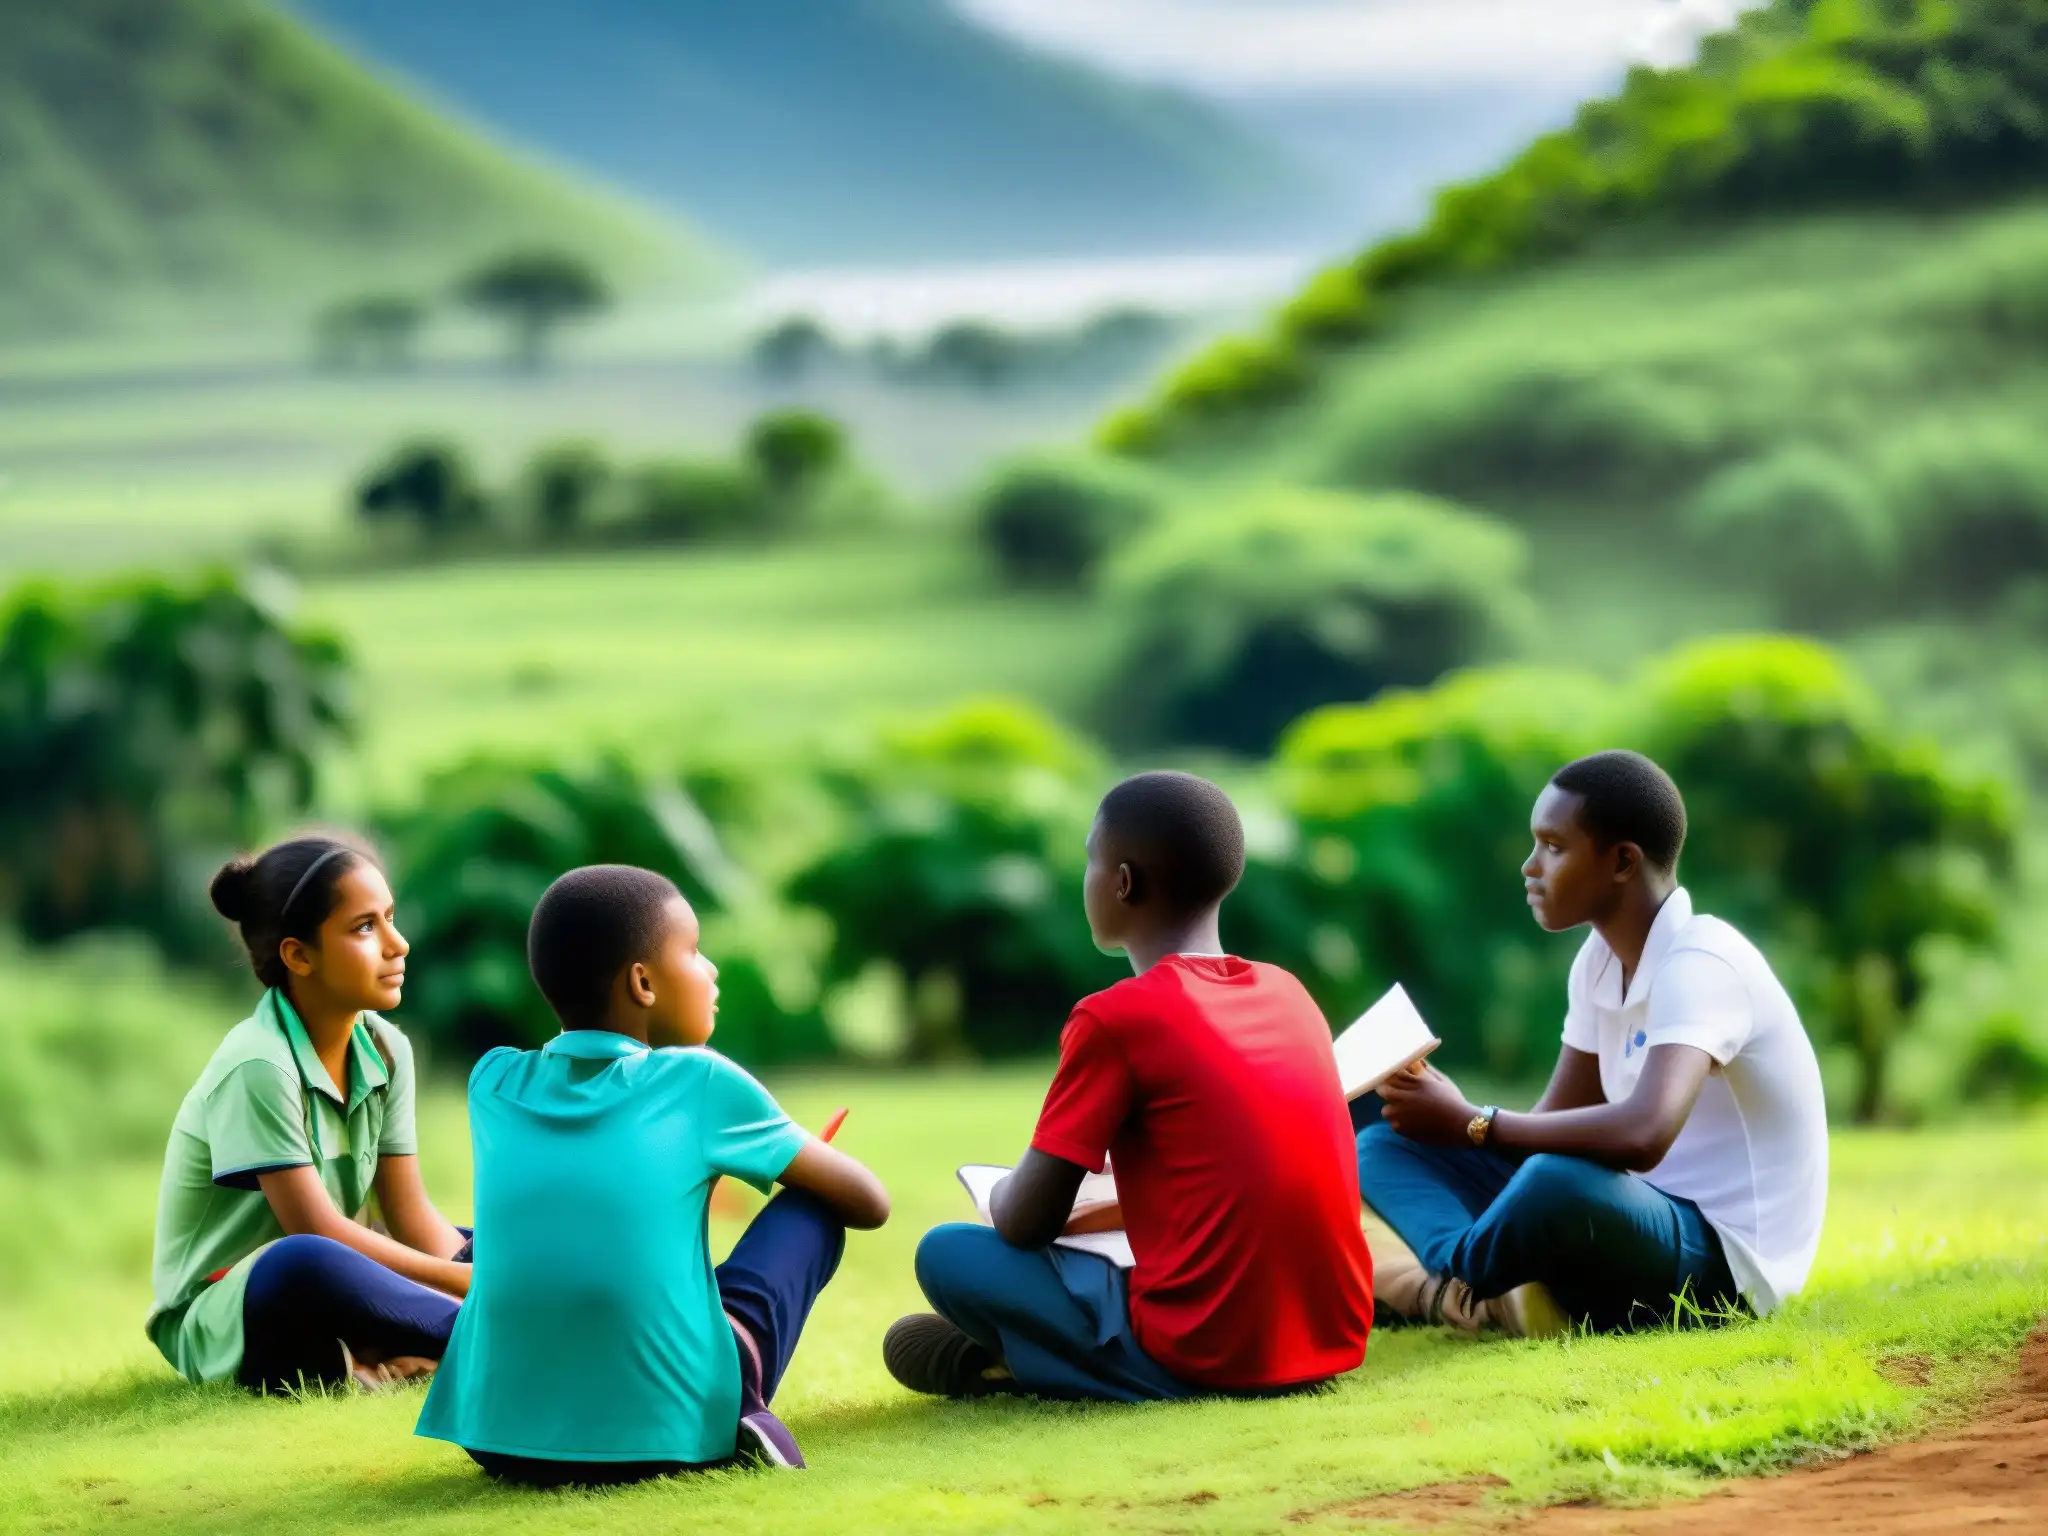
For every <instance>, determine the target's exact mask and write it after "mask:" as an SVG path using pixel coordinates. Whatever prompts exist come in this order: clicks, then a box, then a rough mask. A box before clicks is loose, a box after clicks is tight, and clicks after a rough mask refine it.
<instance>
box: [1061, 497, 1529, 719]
mask: <svg viewBox="0 0 2048 1536" xmlns="http://www.w3.org/2000/svg"><path fill="white" fill-rule="evenodd" d="M1525 559H1526V554H1525V549H1524V546H1523V543H1522V540H1521V539H1520V537H1519V536H1518V535H1517V534H1515V533H1514V532H1513V531H1512V530H1511V529H1508V528H1505V527H1503V526H1501V525H1499V524H1497V523H1495V522H1494V521H1492V520H1491V519H1489V518H1485V517H1482V516H1479V515H1477V514H1474V513H1470V512H1465V511H1461V510H1459V509H1457V508H1455V507H1450V506H1446V505H1443V504H1440V503H1435V502H1431V501H1428V500H1426V499H1424V498H1421V497H1414V496H1379V497H1360V496H1351V495H1345V494H1342V493H1339V492H1333V491H1311V490H1298V489H1282V488H1276V489H1272V490H1266V491H1259V492H1255V493H1252V494H1250V495H1247V496H1242V497H1237V498H1233V499H1228V500H1225V501H1223V502H1222V503H1220V504H1217V505H1213V506H1210V507H1207V508H1200V509H1196V510H1190V511H1185V512H1182V513H1181V514H1180V515H1178V516H1176V517H1173V518H1171V519H1168V520H1165V521H1163V522H1161V523H1159V524H1158V525H1157V526H1156V527H1155V528H1154V529H1153V530H1152V531H1151V532H1150V533H1148V534H1146V535H1144V536H1143V537H1141V538H1139V539H1138V540H1136V541H1135V542H1134V543H1132V544H1131V545H1130V546H1129V547H1128V548H1126V549H1125V550H1124V551H1123V552H1122V553H1120V554H1119V555H1118V556H1117V558H1116V560H1115V562H1114V563H1113V564H1112V566H1111V568H1110V571H1109V573H1108V577H1107V586H1108V593H1109V596H1110V599H1111V600H1112V601H1113V602H1114V603H1115V604H1117V605H1118V606H1119V608H1121V609H1122V610H1123V611H1124V612H1126V613H1127V614H1128V615H1129V616H1130V620H1131V626H1132V633H1131V637H1130V639H1129V641H1128V643H1127V646H1126V649H1125V652H1124V654H1123V656H1122V658H1121V659H1120V661H1119V663H1118V665H1117V669H1116V671H1115V672H1114V674H1113V675H1112V677H1111V680H1110V682H1109V685H1108V688H1107V690H1106V693H1105V697H1104V703H1103V708H1102V716H1103V720H1104V723H1105V725H1106V726H1107V727H1108V728H1109V729H1110V730H1111V731H1112V732H1113V734H1114V735H1115V736H1116V737H1117V738H1119V739H1120V740H1121V741H1123V742H1125V743H1147V744H1155V743H1160V742H1179V743H1187V742H1201V743H1206V744H1212V745H1216V746H1223V747H1230V748H1235V749H1237V750H1240V751H1248V752H1256V751H1260V750H1263V749H1264V748H1266V747H1268V746H1270V745H1271V744H1272V743H1273V742H1274V741H1275V740H1276V739H1277V738H1278V737H1279V735H1280V732H1281V731H1282V730H1283V729H1284V728H1285V727H1286V726H1287V724H1288V723H1289V722H1290V721H1292V720H1293V719H1295V717H1296V716H1298V715H1300V714H1302V713H1303V712H1305V711H1307V710H1309V709H1312V708H1314V707H1315V706H1317V705H1319V704H1328V703H1334V702H1336V701H1338V700H1344V699H1363V698H1370V697H1371V696H1372V695H1373V694H1375V693H1377V692H1378V691H1379V690H1381V689H1382V688H1390V687H1416V686H1419V685H1421V684H1424V683H1427V682H1429V681H1431V680H1433V679H1434V678H1436V677H1438V676H1441V675H1442V674H1443V673H1444V672H1446V671H1449V670H1450V669H1452V668H1454V667H1459V666H1465V665H1469V664H1471V663H1473V662H1477V661H1482V660H1486V659H1490V658H1492V657H1495V656H1498V655H1500V654H1502V653H1503V652H1505V651H1506V650H1507V649H1508V647H1509V646H1510V645H1511V644H1512V643H1513V642H1514V640H1515V639H1516V638H1518V636H1519V634H1520V632H1521V631H1522V629H1523V627H1524V626H1525V625H1526V623H1527V621H1528V618H1529V609H1528V599H1527V596H1526V594H1525V593H1524V592H1523V590H1522V586H1521V582H1522V575H1523V565H1524V562H1525Z"/></svg>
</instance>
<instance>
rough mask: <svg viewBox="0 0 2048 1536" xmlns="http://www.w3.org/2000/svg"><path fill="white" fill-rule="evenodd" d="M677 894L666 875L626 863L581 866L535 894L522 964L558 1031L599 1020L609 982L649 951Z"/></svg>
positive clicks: (599, 1022) (606, 1004)
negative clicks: (559, 1027) (559, 1026)
mask: <svg viewBox="0 0 2048 1536" xmlns="http://www.w3.org/2000/svg"><path fill="white" fill-rule="evenodd" d="M681 894H682V892H680V891H678V890H677V889H676V886H675V882H674V881H673V880H670V879H669V878H668V877H667V876H666V875H657V874H656V873H655V872H654V871H653V870H651V869H639V868H636V867H635V866H634V865H631V864H586V865H585V866H583V868H581V869H572V870H570V871H569V872H568V873H567V874H566V875H564V876H562V878H561V879H559V880H557V881H556V882H555V883H554V884H553V885H551V886H549V887H548V888H547V889H546V890H545V891H543V892H542V893H541V898H540V900H539V901H538V902H537V903H535V905H534V908H533V920H532V921H531V922H530V923H528V924H527V927H526V967H527V969H528V970H530V971H531V972H533V984H534V985H535V986H537V987H539V988H540V992H541V996H542V997H545V998H546V999H547V1000H548V1006H549V1007H550V1008H552V1009H554V1010H555V1017H556V1018H558V1019H560V1020H561V1021H562V1027H563V1028H564V1029H597V1028H601V1027H602V1026H603V1024H604V1021H605V1015H606V1012H607V1010H608V1009H609V1008H610V1006H611V995H612V983H613V982H614V981H615V980H617V979H618V974H619V972H620V971H623V970H624V969H625V968H626V967H627V966H629V965H631V964H632V963H633V962H634V961H635V960H645V959H647V958H648V957H649V956H650V955H651V954H652V953H653V950H654V947H655V946H656V945H657V944H659V943H660V942H661V934H662V925H663V922H664V917H665V914H666V912H667V909H668V904H669V903H670V902H672V901H674V900H675V899H676V898H677V897H678V896H680V895H681Z"/></svg>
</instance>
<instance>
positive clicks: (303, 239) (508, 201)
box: [0, 0, 713, 335]
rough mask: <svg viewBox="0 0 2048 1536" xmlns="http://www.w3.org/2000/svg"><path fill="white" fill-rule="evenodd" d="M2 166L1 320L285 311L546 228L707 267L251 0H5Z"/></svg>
mask: <svg viewBox="0 0 2048 1536" xmlns="http://www.w3.org/2000/svg"><path fill="white" fill-rule="evenodd" d="M0 166H4V167H5V173H4V175H0V271H4V272H5V273H6V281H5V283H4V284H0V333H13V334H16V335H19V334H21V333H24V332H33V333H39V334H43V333H63V332H68V331H77V330H81V329H98V330H105V329H109V328H112V327H115V326H118V325H122V324H126V323H132V322H136V321H142V320H162V319H164V318H165V317H167V316H170V315H173V314H175V315H177V316H178V317H179V318H184V319H187V320H191V319H198V318H201V317H203V316H204V315H205V314H206V312H207V308H208V304H209V302H210V301H213V300H219V299H225V298H231V299H232V302H233V304H234V311H233V313H234V315H235V317H236V318H237V320H239V321H244V322H246V321H247V320H248V319H249V318H250V317H251V314H252V313H255V314H259V315H260V313H261V312H262V310H263V309H264V308H265V307H266V306H270V307H275V308H277V309H279V310H289V312H291V313H298V312H300V311H302V309H303V306H304V304H305V303H306V302H308V301H312V300H319V299H324V298H328V297H331V296H332V295H333V291H334V289H335V287H336V285H338V284H344V283H345V284H348V285H350V286H351V287H354V288H361V287H364V286H368V285H375V284H380V283H400V282H435V283H438V282H440V281H442V280H445V279H446V278H447V277H448V276H449V275H450V273H451V272H452V271H453V270H454V269H455V268H457V267H458V266H459V265H460V264H461V263H463V262H465V261H468V260H473V259H475V258H476V257H477V256H479V255H481V254H484V253H487V252H492V251H495V250H497V249H499V248H502V247H504V246H506V245H508V244H511V243H516V242H521V241H535V240H543V239H545V240H549V241H552V242H556V243H560V242H563V241H567V242H569V243H572V244H574V245H576V246H578V247H580V248H583V249H585V250H587V251H588V252H589V253H590V254H591V255H592V256H593V257H594V258H597V259H599V260H601V261H603V262H604V263H605V264H606V265H607V267H608V268H610V269H611V270H613V271H615V272H617V273H619V274H620V275H621V276H628V275H638V276H653V275H656V274H661V275H664V276H672V277H675V278H679V279H688V278H691V277H702V276H704V275H706V274H708V273H709V272H710V271H712V270H713V263H712V261H711V260H710V257H709V254H708V252H707V251H706V250H705V249H704V248H703V247H701V246H700V245H698V244H697V243H696V242H695V241H694V240H693V239H692V237H690V236H689V235H688V234H687V233H686V232H684V231H682V230H681V229H680V228H679V227H675V226H669V225H666V224H664V223H662V222H661V221H659V220H658V219H656V218H655V217H653V216H651V215H645V214H642V213H641V212H639V211H638V210H636V209H634V208H633V207H632V206H631V205H629V204H627V203H625V202H624V201H616V202H615V201H613V200H611V199H609V198H607V197H605V196H602V195H599V194H594V193H590V192H586V191H584V190H582V189H580V188H577V187H576V186H574V185H572V184H571V183H569V182H568V181H566V180H564V179H562V178H559V177H557V176H555V175H553V174H551V173H548V172H546V171H543V170H541V169H539V168H537V167H534V166H530V165H526V164H522V163H520V162H518V161H516V160H514V159H512V158H510V157H508V156H507V155H505V154H504V153H502V152H500V151H499V150H497V149H496V148H494V147H493V146H492V145H490V144H489V143H488V142H486V141H485V140H483V139H482V138H480V137H478V136H476V135H474V134H471V133H469V132H467V131H465V130H463V129H460V128H458V127H455V126H452V125H451V124H449V123H447V122H444V121H442V120H441V119H439V118H437V117H436V116H434V115H433V114H432V113H431V112H429V111H427V110H426V109H424V108H422V107H420V106H418V105H415V104H413V103H412V102H410V101H408V100H406V99H405V98H403V97H402V96H400V95H399V94H397V93H396V92H394V91H392V90H391V89H388V88H386V87H385V86H383V85H382V84H380V83H378V82H377V81H375V80H374V79H373V78H371V77H370V76H369V75H368V74H367V73H366V72H365V71H363V70H362V69H361V68H359V67H358V66H357V65H356V64H354V63H353V62H352V61H351V60H349V59H348V58H346V57H345V56H344V55H342V54H340V53H339V52H337V51H336V50H334V49H333V48H331V47H330V46H328V45H327V44H325V43H323V42H321V41H318V40H316V39H314V38H313V37H311V36H310V35H309V34H307V33H306V32H304V31H303V30H302V29H301V28H300V27H299V26H298V25H297V24H296V23H295V22H293V21H291V20H289V19H288V18H286V17H285V16H283V15H282V14H280V13H278V12H277V11H275V10H273V9H272V8H271V7H270V6H268V5H266V4H262V3H258V0H66V3H65V4H63V5H51V4H47V3H44V0H0ZM252 305H253V306H254V308H253V310H252ZM174 306H176V308H175V309H174ZM292 306H297V308H292Z"/></svg>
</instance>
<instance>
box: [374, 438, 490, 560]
mask: <svg viewBox="0 0 2048 1536" xmlns="http://www.w3.org/2000/svg"><path fill="white" fill-rule="evenodd" d="M355 505H356V513H357V515H358V516H360V517H362V518H363V519H365V520H366V521H369V522H380V521H383V520H385V519H390V518H402V519H405V520H406V521H409V522H411V523H412V524H413V525H414V526H416V527H418V528H419V529H421V530H422V531H423V532H425V533H427V534H429V535H433V536H436V537H439V536H443V535H446V534H450V533H455V532H457V531H459V530H461V529H463V528H469V527H474V526H475V525H476V524H478V523H481V522H482V521H483V520H484V518H485V516H486V514H487V512H488V510H489V503H488V501H487V500H486V498H485V496H484V492H483V488H482V486H481V485H480V483H479V482H478V480H477V476H476V470H475V469H474V468H473V467H472V466H471V464H470V461H469V455H468V454H466V453H464V452H463V451H462V449H461V448H460V447H458V446H457V445H455V444H454V443H450V442H444V441H442V440H440V439H437V438H417V439H415V440H413V441H412V442H408V443H402V444H400V445H399V446H398V447H397V448H395V449H393V450H392V451H391V452H390V453H389V454H387V455H386V456H385V457H384V458H383V459H382V460H381V461H380V462H379V463H377V464H376V465H374V466H373V467H372V468H371V469H370V471H369V472H368V473H367V474H365V475H364V476H363V478H362V480H361V481H360V482H359V483H358V484H357V487H356V497H355Z"/></svg>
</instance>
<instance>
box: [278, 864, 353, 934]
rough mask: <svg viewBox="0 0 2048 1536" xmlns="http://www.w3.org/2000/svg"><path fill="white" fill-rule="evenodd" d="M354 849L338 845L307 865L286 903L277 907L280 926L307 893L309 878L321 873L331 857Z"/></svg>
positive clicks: (286, 898)
mask: <svg viewBox="0 0 2048 1536" xmlns="http://www.w3.org/2000/svg"><path fill="white" fill-rule="evenodd" d="M353 851H354V850H353V849H349V848H343V847H339V846H336V847H333V848H330V849H328V850H327V851H326V852H325V853H323V854H321V855H320V857H319V858H317V859H315V860H314V861H313V862H312V863H310V864H308V865H307V866H306V872H305V873H304V874H303V875H301V876H299V883H298V884H297V885H295V886H293V887H292V893H291V895H289V896H287V897H285V899H284V905H283V906H281V907H279V908H278V909H277V926H278V927H280V928H282V927H283V926H284V922H285V919H286V918H288V917H290V916H291V912H292V904H293V903H294V902H296V901H297V900H298V899H299V897H301V896H302V895H304V894H305V890H306V882H307V881H308V880H311V879H312V878H313V877H314V876H315V875H317V874H318V873H320V870H321V868H322V867H323V866H324V865H325V864H326V863H327V861H328V860H329V859H338V858H340V857H341V856H342V855H343V854H345V853H351V852H353Z"/></svg>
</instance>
